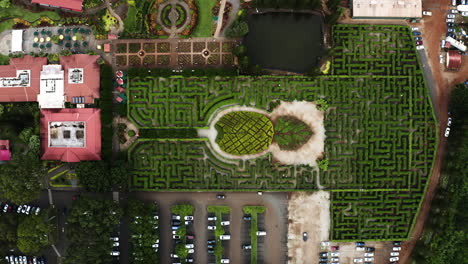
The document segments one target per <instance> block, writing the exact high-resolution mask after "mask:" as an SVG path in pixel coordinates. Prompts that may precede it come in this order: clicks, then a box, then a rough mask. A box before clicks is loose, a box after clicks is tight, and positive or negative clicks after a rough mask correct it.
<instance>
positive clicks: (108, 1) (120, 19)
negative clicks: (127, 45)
mask: <svg viewBox="0 0 468 264" xmlns="http://www.w3.org/2000/svg"><path fill="white" fill-rule="evenodd" d="M106 7H107V10H109V13H110V14H111V15H112V16H114V17H115V18H116V19H117V22H118V23H119V27H118V28H115V27H112V28H111V33H113V34H116V35H118V34H120V33H122V32H123V30H124V23H123V21H122V18H120V16H119V15H118V14H117V13H115V12H114V9H112V7H111V4H110V0H106Z"/></svg>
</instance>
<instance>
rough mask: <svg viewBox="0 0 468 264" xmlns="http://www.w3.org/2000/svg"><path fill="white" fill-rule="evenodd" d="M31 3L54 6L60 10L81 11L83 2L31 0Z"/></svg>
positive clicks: (78, 0)
mask: <svg viewBox="0 0 468 264" xmlns="http://www.w3.org/2000/svg"><path fill="white" fill-rule="evenodd" d="M31 3H33V4H41V5H48V6H56V7H60V8H65V9H70V10H73V11H82V10H83V0H32V1H31Z"/></svg>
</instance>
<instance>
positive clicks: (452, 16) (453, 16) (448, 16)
mask: <svg viewBox="0 0 468 264" xmlns="http://www.w3.org/2000/svg"><path fill="white" fill-rule="evenodd" d="M447 18H455V15H454V14H448V15H447Z"/></svg>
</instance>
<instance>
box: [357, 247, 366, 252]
mask: <svg viewBox="0 0 468 264" xmlns="http://www.w3.org/2000/svg"><path fill="white" fill-rule="evenodd" d="M356 251H364V247H356Z"/></svg>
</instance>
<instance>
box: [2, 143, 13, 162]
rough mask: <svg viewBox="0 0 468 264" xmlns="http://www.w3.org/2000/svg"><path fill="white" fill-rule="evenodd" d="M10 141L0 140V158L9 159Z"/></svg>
mask: <svg viewBox="0 0 468 264" xmlns="http://www.w3.org/2000/svg"><path fill="white" fill-rule="evenodd" d="M10 159H11V153H10V141H9V140H0V160H10Z"/></svg>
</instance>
